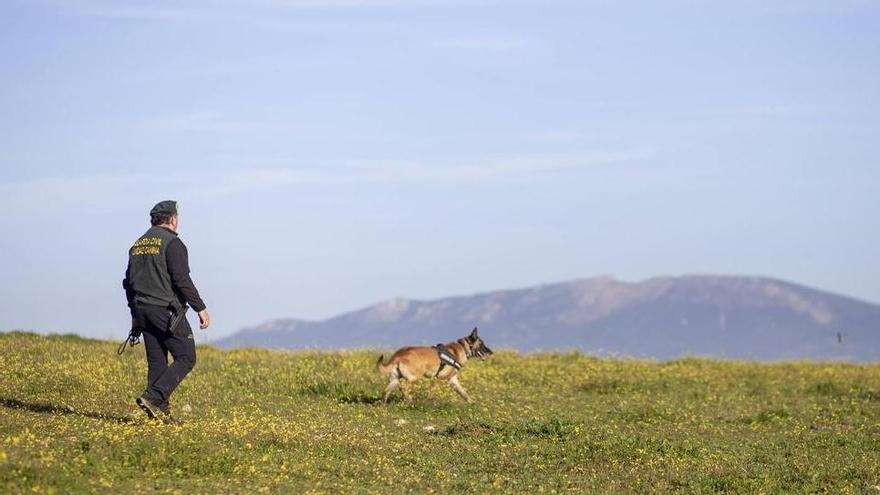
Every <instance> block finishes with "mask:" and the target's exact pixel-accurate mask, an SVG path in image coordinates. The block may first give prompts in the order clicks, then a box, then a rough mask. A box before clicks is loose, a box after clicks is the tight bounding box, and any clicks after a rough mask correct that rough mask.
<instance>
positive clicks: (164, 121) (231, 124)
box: [145, 112, 275, 134]
mask: <svg viewBox="0 0 880 495" xmlns="http://www.w3.org/2000/svg"><path fill="white" fill-rule="evenodd" d="M145 127H147V128H148V129H150V130H156V131H168V132H205V133H219V134H234V133H242V132H265V131H268V130H272V129H274V128H275V127H274V126H272V125H270V124H269V123H266V122H255V121H246V120H233V119H229V118H227V117H224V116H222V115H221V114H219V113H213V112H191V113H181V114H174V115H165V116H161V117H156V118H153V119H149V120H147V121H146V123H145Z"/></svg>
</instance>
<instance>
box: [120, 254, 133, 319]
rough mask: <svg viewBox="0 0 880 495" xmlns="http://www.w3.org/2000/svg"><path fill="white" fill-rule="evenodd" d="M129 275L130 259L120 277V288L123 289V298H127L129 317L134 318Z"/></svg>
mask: <svg viewBox="0 0 880 495" xmlns="http://www.w3.org/2000/svg"><path fill="white" fill-rule="evenodd" d="M130 275H131V261H129V262H128V266H127V267H126V268H125V278H124V279H122V288H123V289H125V299H127V300H128V310H129V311H130V312H131V317H132V318H134V289H132V288H131V282H129V278H130Z"/></svg>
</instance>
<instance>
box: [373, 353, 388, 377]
mask: <svg viewBox="0 0 880 495" xmlns="http://www.w3.org/2000/svg"><path fill="white" fill-rule="evenodd" d="M391 368H392V366H391V362H390V360H389V362H387V363H386V362H385V355H384V354H382V355H381V356H379V360H378V361H376V370H377V371H378V372H379V373H382V374H383V375H384V374H385V373H388V372H389V371H391Z"/></svg>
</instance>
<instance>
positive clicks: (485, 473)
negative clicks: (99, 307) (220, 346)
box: [0, 333, 880, 494]
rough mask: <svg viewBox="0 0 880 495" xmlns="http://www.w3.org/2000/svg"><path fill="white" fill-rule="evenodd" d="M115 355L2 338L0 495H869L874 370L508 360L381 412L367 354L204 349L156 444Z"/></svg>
mask: <svg viewBox="0 0 880 495" xmlns="http://www.w3.org/2000/svg"><path fill="white" fill-rule="evenodd" d="M115 347H116V344H115V343H113V342H102V341H89V340H83V339H79V338H76V337H48V338H45V337H38V336H34V335H31V334H23V333H13V334H5V335H0V373H2V375H0V492H12V493H25V492H26V493H52V492H56V493H80V492H106V493H119V492H144V491H146V492H154V491H155V492H172V493H204V492H223V493H265V492H270V493H301V492H340V491H341V492H364V493H367V492H380V493H389V492H391V493H403V492H440V493H442V492H495V491H497V492H521V493H533V492H597V493H609V492H621V493H633V492H639V493H645V492H682V493H707V492H733V493H743V492H753V493H758V492H763V493H779V492H795V493H806V492H826V491H827V492H839V493H878V494H880V365H847V364H810V363H788V364H769V365H768V364H754V363H743V362H721V361H711V360H703V359H682V360H678V361H672V362H665V363H656V362H647V361H636V360H606V359H595V358H590V357H584V356H581V355H577V354H540V355H529V356H524V355H518V354H516V353H512V352H499V353H497V354H496V355H495V356H492V357H491V358H490V359H489V360H487V361H485V362H471V363H469V364H468V366H466V368H465V370H464V373H463V375H462V383H463V385H464V386H465V387H466V388H468V390H469V392H470V393H471V395H472V396H473V397H474V398H475V399H476V403H475V404H473V405H467V404H465V403H463V402H461V401H460V400H459V398H458V397H457V396H455V395H454V393H453V392H452V390H450V389H449V388H448V387H445V386H444V387H438V388H437V389H436V390H431V389H430V387H429V385H428V383H427V382H419V383H418V384H417V385H416V386H415V387H414V388H413V398H412V400H411V401H409V402H404V401H402V400H399V399H398V400H396V401H395V402H393V403H392V404H390V405H389V406H388V407H381V406H379V405H377V404H376V401H377V398H378V397H379V394H380V391H381V389H382V387H383V385H384V382H383V379H382V378H381V377H380V376H378V374H376V372H375V370H374V362H375V360H376V357H377V355H376V354H377V353H373V352H351V353H349V352H340V353H315V352H298V353H289V352H276V351H264V350H239V351H227V352H224V351H219V350H216V349H213V348H200V349H199V361H198V364H197V365H196V369H195V371H194V372H193V374H191V375H190V377H189V378H188V379H187V380H186V381H185V382H184V383H183V385H182V386H181V387H180V389H179V390H178V392H177V395H176V396H175V404H174V405H175V407H176V410H177V412H178V414H179V415H180V416H182V417H183V418H184V419H185V420H186V424H184V425H183V426H162V425H159V424H156V423H155V422H149V421H147V420H146V419H144V418H143V417H142V416H141V413H140V411H139V410H137V409H136V406H135V405H134V403H133V398H134V397H135V395H137V394H138V393H139V392H140V391H141V390H142V389H143V380H144V375H145V369H146V364H145V362H144V357H143V346H138V347H136V348H135V352H128V353H126V354H125V355H124V356H122V357H117V356H116V354H115V352H114V351H115Z"/></svg>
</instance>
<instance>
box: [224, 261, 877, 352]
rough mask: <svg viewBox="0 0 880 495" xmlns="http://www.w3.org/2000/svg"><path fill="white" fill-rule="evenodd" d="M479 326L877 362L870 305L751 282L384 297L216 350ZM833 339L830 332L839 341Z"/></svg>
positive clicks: (369, 343) (591, 341)
mask: <svg viewBox="0 0 880 495" xmlns="http://www.w3.org/2000/svg"><path fill="white" fill-rule="evenodd" d="M474 325H478V326H479V327H480V329H481V331H482V332H483V335H484V336H485V338H486V339H487V340H488V342H489V343H490V345H493V346H496V347H506V348H514V349H518V350H520V351H532V350H538V349H540V350H554V349H572V348H573V349H578V350H581V351H583V352H589V353H599V354H623V355H630V356H638V357H652V358H658V359H672V358H676V357H680V356H683V355H705V356H716V357H724V358H744V359H760V360H778V359H802V358H809V359H841V360H855V361H873V360H877V359H880V306H878V305H874V304H870V303H866V302H862V301H858V300H855V299H851V298H847V297H844V296H839V295H836V294H831V293H828V292H822V291H819V290H815V289H811V288H808V287H804V286H799V285H796V284H792V283H788V282H784V281H780V280H775V279H769V278H760V277H722V276H687V277H659V278H652V279H649V280H645V281H643V282H637V283H627V282H621V281H619V280H615V279H613V278H611V277H598V278H591V279H584V280H576V281H572V282H565V283H558V284H550V285H542V286H539V287H532V288H526V289H518V290H505V291H497V292H489V293H484V294H476V295H471V296H461V297H449V298H444V299H438V300H432V301H416V300H408V299H392V300H389V301H385V302H382V303H379V304H376V305H374V306H370V307H368V308H364V309H361V310H358V311H353V312H350V313H345V314H343V315H340V316H337V317H334V318H330V319H328V320H325V321H302V320H295V319H282V320H273V321H269V322H266V323H263V324H261V325H257V326H254V327H250V328H246V329H243V330H241V331H239V332H237V333H235V334H233V335H231V336H229V337H227V338H224V339H220V340H218V341H217V342H216V345H218V346H221V347H253V346H259V347H279V348H288V349H298V348H307V347H319V348H328V349H332V348H357V347H365V346H366V347H375V346H385V347H397V346H401V345H407V344H418V343H422V344H434V343H436V342H441V341H445V340H449V339H451V338H454V337H458V336H459V335H458V334H463V333H464V332H465V331H467V330H469V329H470V328H472V327H473V326H474ZM838 334H840V335H839V336H838Z"/></svg>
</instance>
